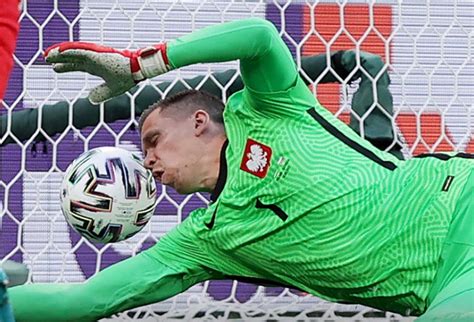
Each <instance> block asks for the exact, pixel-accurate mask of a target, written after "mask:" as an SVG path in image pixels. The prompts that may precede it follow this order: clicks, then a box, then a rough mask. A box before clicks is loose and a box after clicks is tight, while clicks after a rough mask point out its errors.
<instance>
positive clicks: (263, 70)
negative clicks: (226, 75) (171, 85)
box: [168, 18, 298, 93]
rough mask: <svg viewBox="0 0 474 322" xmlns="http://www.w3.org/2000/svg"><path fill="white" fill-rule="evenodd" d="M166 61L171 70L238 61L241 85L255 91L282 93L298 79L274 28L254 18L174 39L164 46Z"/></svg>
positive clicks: (286, 49) (268, 23)
mask: <svg viewBox="0 0 474 322" xmlns="http://www.w3.org/2000/svg"><path fill="white" fill-rule="evenodd" d="M168 58H169V61H170V63H171V65H172V66H173V67H174V68H179V67H183V66H187V65H190V64H196V63H208V62H224V61H231V60H237V59H238V60H240V71H241V75H242V80H243V83H244V85H245V86H246V87H247V88H250V89H252V90H253V91H256V92H265V93H268V92H279V91H285V90H287V89H288V88H290V87H291V86H293V85H294V84H295V81H296V78H297V76H298V72H297V68H296V65H295V63H294V61H293V58H292V57H291V53H290V51H289V50H288V48H287V47H286V45H285V43H284V42H283V41H282V39H281V38H280V36H279V34H278V32H277V30H276V28H275V27H274V26H273V24H271V23H270V22H268V21H266V20H263V19H256V18H252V19H245V20H238V21H233V22H229V23H224V24H219V25H214V26H211V27H208V28H204V29H201V30H198V31H196V32H193V33H191V34H189V35H186V36H184V37H181V38H178V39H176V40H175V41H173V42H170V43H169V44H168Z"/></svg>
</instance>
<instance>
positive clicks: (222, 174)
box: [211, 140, 229, 202]
mask: <svg viewBox="0 0 474 322" xmlns="http://www.w3.org/2000/svg"><path fill="white" fill-rule="evenodd" d="M228 145H229V140H225V142H224V144H223V145H222V148H221V158H220V162H219V176H218V177H217V183H216V187H215V188H214V191H213V192H212V193H211V202H215V201H216V200H217V198H219V196H220V194H221V192H222V190H223V189H224V185H225V182H226V181H227V160H226V158H225V153H226V150H227V146H228Z"/></svg>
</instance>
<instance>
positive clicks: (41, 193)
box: [0, 0, 474, 321]
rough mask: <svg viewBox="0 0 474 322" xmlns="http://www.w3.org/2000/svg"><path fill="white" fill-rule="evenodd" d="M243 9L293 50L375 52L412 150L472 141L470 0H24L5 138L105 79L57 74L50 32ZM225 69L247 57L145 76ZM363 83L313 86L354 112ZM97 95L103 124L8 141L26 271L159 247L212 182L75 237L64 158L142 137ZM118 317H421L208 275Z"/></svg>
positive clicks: (3, 192)
mask: <svg viewBox="0 0 474 322" xmlns="http://www.w3.org/2000/svg"><path fill="white" fill-rule="evenodd" d="M246 17H261V18H265V19H267V20H270V21H272V22H273V23H274V24H275V25H276V26H277V28H278V29H279V30H280V33H281V36H282V37H283V39H284V40H285V42H286V43H287V44H288V46H289V47H290V50H291V51H292V53H293V55H294V56H295V59H296V60H297V61H298V60H299V59H300V58H301V57H302V56H307V55H313V54H317V53H329V52H331V51H335V50H341V49H356V50H364V51H369V52H373V53H375V54H377V55H380V56H381V57H382V59H383V61H384V62H385V64H386V70H388V72H389V74H390V77H391V86H390V90H391V92H392V94H393V97H394V115H393V116H392V118H393V124H394V125H393V128H394V129H395V130H396V131H397V132H398V135H399V137H400V138H401V140H402V141H403V144H404V149H403V153H404V155H405V157H407V158H410V157H412V156H413V155H417V154H420V153H433V152H438V151H466V152H471V153H473V152H474V132H473V128H474V105H473V104H474V103H473V102H474V94H472V93H473V91H472V84H473V83H474V61H473V56H472V55H473V42H474V31H473V30H474V2H473V1H469V0H457V1H456V0H454V1H443V0H432V1H417V0H406V1H405V0H380V1H374V0H366V1H363V0H352V1H349V0H339V1H337V0H333V1H329V0H328V1H323V0H320V1H318V0H311V1H309V0H308V1H302V0H301V1H278V0H274V1H270V0H268V1H264V0H235V1H222V0H215V1H209V0H207V1H192V0H147V1H142V0H114V1H112V0H110V1H104V0H67V1H61V0H53V1H45V0H23V2H22V13H21V17H20V22H21V32H20V36H19V39H18V44H17V51H16V54H15V67H14V71H13V73H12V76H11V79H10V83H9V88H8V90H7V93H6V97H5V102H4V104H3V107H2V108H0V115H2V116H5V115H6V120H7V123H6V125H4V124H3V123H2V126H5V129H4V130H5V131H6V134H5V135H4V136H1V137H0V144H2V143H4V141H5V140H6V137H7V136H8V135H10V134H11V133H9V129H10V126H9V122H11V115H12V113H14V112H16V111H20V110H22V109H41V108H42V107H43V106H44V105H45V104H52V103H55V102H57V101H62V100H67V101H68V102H69V104H70V106H72V104H73V103H74V102H75V101H76V100H77V99H78V98H82V97H85V96H86V95H87V91H88V90H89V89H90V88H92V87H93V86H95V85H97V84H98V83H99V82H100V80H98V79H96V78H94V77H90V76H87V75H84V74H82V73H72V74H61V75H58V74H55V73H54V72H53V71H52V68H51V67H50V66H48V65H46V64H45V63H44V61H43V60H42V58H41V53H42V51H43V50H44V49H46V47H48V46H49V45H51V44H53V43H56V42H60V41H66V40H76V41H78V40H81V41H89V42H99V43H101V44H104V45H108V46H112V47H117V48H131V49H135V48H139V47H143V46H146V45H149V44H152V43H157V42H159V41H162V40H169V39H174V38H176V37H179V36H181V35H184V34H186V33H189V32H191V31H193V30H196V29H199V28H202V27H205V26H209V25H212V24H214V23H219V22H224V21H231V20H236V19H241V18H246ZM227 69H238V63H237V62H230V63H221V64H202V65H196V66H191V67H187V68H183V69H181V70H178V71H173V72H171V73H169V74H166V75H163V76H162V77H159V78H157V79H154V80H152V81H151V82H148V84H154V85H156V84H158V83H159V82H162V81H165V80H166V81H170V82H178V81H180V80H182V79H185V78H192V77H194V76H197V75H201V74H205V75H207V77H210V74H211V73H212V72H217V71H224V70H227ZM384 70H385V69H384ZM328 72H329V71H328ZM372 80H374V79H372ZM356 86H357V84H355V85H349V84H347V83H344V82H343V83H342V84H331V85H319V84H318V80H316V83H315V84H313V86H310V87H311V89H312V90H313V91H314V92H315V94H316V95H317V96H318V98H320V101H321V102H322V103H323V105H325V106H326V107H327V108H328V109H330V110H331V111H332V112H333V113H335V114H336V115H338V116H339V117H340V118H342V119H343V120H347V118H348V116H349V115H350V113H351V108H350V106H351V99H352V94H353V93H354V91H355V88H356ZM141 88H143V86H141ZM156 90H157V91H160V90H159V89H158V87H156ZM225 90H226V87H225V86H224V87H222V91H223V93H224V92H225ZM139 93H140V90H139V91H138V92H136V93H134V94H131V98H132V104H131V106H130V108H131V110H132V111H134V110H135V104H134V103H133V98H134V97H136V96H137V95H138V94H139ZM223 97H224V98H225V95H224V94H223ZM375 108H377V107H376V106H375ZM98 109H99V113H100V115H101V121H100V123H99V124H98V125H97V126H94V127H87V128H84V129H78V128H76V127H75V126H74V125H73V123H72V118H71V119H70V122H69V125H68V126H67V128H66V129H65V130H64V131H63V132H62V133H61V134H59V135H56V136H53V137H49V136H48V135H46V134H45V133H44V132H42V131H41V130H38V131H36V133H35V135H34V136H33V137H32V138H31V139H29V140H27V141H26V142H20V141H19V140H17V139H14V141H15V142H14V143H11V144H8V145H4V146H1V147H0V160H1V161H0V229H1V230H0V262H1V261H3V260H7V259H12V260H16V261H19V262H23V263H25V264H27V265H28V267H29V268H30V276H29V278H28V282H29V283H33V282H36V283H38V282H41V283H57V282H70V283H80V282H83V281H84V280H85V279H87V278H88V277H90V276H92V275H94V274H95V273H97V272H98V271H100V270H101V269H103V268H104V267H107V266H109V265H110V264H112V263H114V262H117V261H119V260H122V259H124V258H126V257H129V256H133V255H135V254H136V253H137V252H139V251H140V250H143V249H145V248H147V247H150V246H151V245H153V244H154V243H155V242H156V241H157V240H158V239H159V238H160V237H161V236H163V235H164V234H165V233H167V232H168V231H169V230H170V229H171V228H172V227H174V226H175V225H176V224H177V223H179V222H181V221H182V220H183V219H184V218H185V217H186V215H187V214H188V213H189V212H190V211H191V210H193V209H195V208H197V207H202V206H205V205H206V203H207V196H206V195H203V194H194V195H189V196H179V195H177V194H176V193H175V192H173V191H171V190H170V189H167V188H165V187H160V188H159V191H158V194H159V200H158V202H159V203H158V207H157V211H156V216H154V218H153V219H152V220H151V223H150V224H148V225H147V227H146V228H145V229H144V230H143V231H142V232H141V233H139V234H138V235H136V236H134V237H133V238H131V239H130V240H128V241H125V242H122V243H118V244H109V245H105V246H102V245H95V244H92V243H90V242H88V241H87V240H85V239H84V238H80V237H79V236H78V235H77V234H76V233H75V232H74V231H72V229H71V228H70V227H68V225H67V223H66V222H65V220H64V218H63V215H62V213H61V211H60V208H59V184H60V182H61V179H62V176H63V173H64V170H65V169H66V167H67V165H68V164H69V163H70V162H71V161H72V160H73V159H74V158H76V157H77V156H78V155H79V154H81V153H82V152H84V151H85V150H88V149H91V148H93V147H97V146H103V145H117V146H122V147H126V148H127V149H130V150H135V151H139V138H138V133H137V132H136V130H135V126H136V119H134V118H130V119H127V120H121V121H117V122H114V123H106V118H105V115H104V113H103V112H104V108H103V106H102V107H98ZM364 119H365V116H362V117H361V120H364ZM37 122H39V124H40V123H41V122H42V120H41V118H40V119H38V120H37ZM36 134H43V135H44V136H45V137H46V141H45V142H41V143H35V142H34V139H33V138H34V137H35V136H36ZM112 319H113V320H122V321H130V320H149V321H156V320H169V319H182V320H186V321H187V320H191V319H196V320H203V321H208V320H220V321H222V320H228V319H230V320H234V321H239V320H240V321H268V320H272V321H273V320H275V321H277V320H278V321H288V320H305V321H308V320H311V321H334V320H338V321H339V320H348V321H349V320H350V321H353V320H363V319H367V320H369V321H395V320H396V321H411V320H412V318H409V317H401V316H399V315H397V314H393V313H387V312H379V311H377V310H373V309H370V308H366V307H363V306H360V305H342V304H334V303H328V302H325V301H323V300H321V299H318V298H316V297H313V296H310V295H308V294H303V293H301V292H299V291H296V290H291V289H284V288H276V287H275V288H272V287H264V286H256V285H252V284H246V283H242V282H237V281H210V282H205V283H202V284H199V285H196V286H194V287H192V288H191V289H190V290H189V291H187V292H185V293H183V294H181V295H178V296H176V297H174V298H172V299H170V300H167V301H164V302H162V303H157V304H153V305H150V306H147V307H144V308H140V309H136V310H132V311H130V312H125V313H122V314H120V315H118V316H116V317H113V318H112Z"/></svg>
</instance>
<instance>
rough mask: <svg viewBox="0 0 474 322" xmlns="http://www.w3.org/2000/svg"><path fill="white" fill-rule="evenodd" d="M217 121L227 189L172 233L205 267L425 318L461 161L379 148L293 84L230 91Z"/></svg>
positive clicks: (461, 171) (461, 173)
mask: <svg viewBox="0 0 474 322" xmlns="http://www.w3.org/2000/svg"><path fill="white" fill-rule="evenodd" d="M224 118H225V124H226V132H227V135H228V141H229V142H228V146H227V147H226V150H225V164H221V172H222V171H223V170H226V171H227V175H226V177H225V178H223V177H222V176H221V178H220V180H224V181H223V182H220V184H223V189H222V191H220V192H219V194H218V195H217V196H216V197H217V200H216V201H215V202H213V203H212V204H211V205H210V206H209V207H208V209H200V210H197V211H195V212H193V213H192V215H191V216H190V219H188V220H186V221H185V222H184V223H183V224H182V225H181V226H180V227H179V228H178V230H180V231H181V233H186V234H192V235H193V236H194V238H197V239H198V240H199V244H200V245H201V247H202V248H203V250H204V251H205V252H206V253H207V254H208V255H209V263H208V265H209V266H210V267H211V268H213V269H215V270H217V271H220V272H222V273H224V274H225V275H229V276H246V277H255V278H260V279H262V278H263V279H267V280H271V281H274V282H278V283H281V284H285V285H291V286H293V287H297V288H300V289H302V290H305V291H307V292H311V293H313V294H316V295H318V296H322V297H324V298H327V299H330V300H333V301H341V302H358V303H365V304H367V305H371V306H375V307H378V308H381V309H388V310H391V311H398V312H403V313H406V310H407V309H411V310H412V312H413V313H420V312H422V311H423V310H424V309H425V302H424V301H425V298H426V296H427V294H428V291H429V288H430V285H431V281H432V280H433V277H434V275H435V272H436V267H437V263H438V257H439V253H440V250H441V245H442V241H443V238H444V237H445V235H446V232H447V229H448V226H449V221H450V215H451V213H452V211H453V209H454V206H455V201H456V200H457V197H458V195H459V193H460V191H461V190H462V187H463V181H465V175H467V174H468V167H469V165H468V164H467V163H466V164H465V163H462V162H460V161H455V158H453V159H450V160H449V161H442V160H439V159H436V158H424V159H414V160H410V161H406V162H405V161H399V160H398V159H396V158H395V157H393V156H392V155H390V154H388V153H384V152H380V151H378V150H377V149H376V148H374V147H373V146H371V145H370V143H368V142H366V141H364V140H362V139H361V138H360V137H359V136H358V135H357V134H356V133H355V132H353V131H352V130H351V129H349V128H348V127H347V126H345V125H344V124H343V123H342V122H340V121H338V120H337V119H336V118H335V117H334V116H333V115H332V114H331V113H330V112H328V111H327V110H325V109H324V108H323V107H321V106H320V104H319V103H318V102H317V101H316V100H315V99H314V97H313V95H312V94H311V93H310V91H309V90H308V89H307V88H306V86H305V85H304V84H303V82H302V81H301V80H300V79H298V81H297V84H295V86H294V87H293V88H291V89H290V90H288V91H287V92H282V93H277V94H275V93H273V94H271V95H265V94H259V93H253V92H250V91H249V90H248V89H247V90H244V91H242V92H239V93H237V94H235V95H234V96H233V97H231V98H230V100H229V103H228V105H227V107H226V111H225V114H224ZM465 162H468V161H465ZM472 164H473V163H470V167H471V168H472ZM448 176H453V177H454V179H451V183H450V184H449V187H448V189H445V188H446V187H445V186H446V185H447V183H446V180H447V179H446V178H447V177H448ZM224 183H225V184H224ZM220 184H219V183H218V186H219V185H220ZM443 187H444V189H443ZM443 190H447V191H443ZM172 236H173V233H172V234H171V235H170V236H169V238H172Z"/></svg>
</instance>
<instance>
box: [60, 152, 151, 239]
mask: <svg viewBox="0 0 474 322" xmlns="http://www.w3.org/2000/svg"><path fill="white" fill-rule="evenodd" d="M60 200H61V209H62V212H63V214H64V216H65V217H66V221H67V222H68V223H69V224H70V225H71V226H72V227H73V228H74V230H76V231H77V232H78V233H79V234H81V235H82V236H84V237H86V238H87V239H89V240H90V241H95V242H100V243H113V242H118V241H121V240H125V239H127V238H130V237H131V236H133V235H135V234H136V233H138V232H139V231H140V230H141V229H142V228H143V227H144V226H145V225H146V223H147V222H148V221H149V220H150V218H151V217H152V216H153V213H154V210H155V204H156V185H155V181H154V179H153V175H152V173H151V172H150V171H149V170H147V169H146V168H145V167H144V166H143V162H142V160H141V159H140V157H138V156H136V155H135V154H133V153H131V152H129V151H127V150H124V149H121V148H117V147H101V148H96V149H92V150H89V151H87V152H85V153H83V154H81V155H80V156H79V157H78V158H77V159H76V160H74V161H73V162H72V164H71V165H70V166H69V167H68V169H67V170H66V173H65V176H64V179H63V182H62V185H61V195H60Z"/></svg>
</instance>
